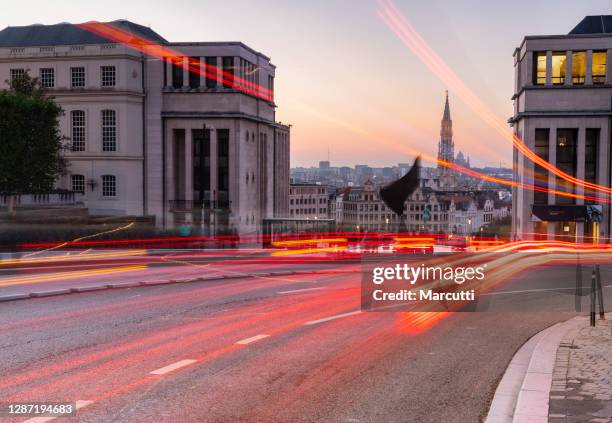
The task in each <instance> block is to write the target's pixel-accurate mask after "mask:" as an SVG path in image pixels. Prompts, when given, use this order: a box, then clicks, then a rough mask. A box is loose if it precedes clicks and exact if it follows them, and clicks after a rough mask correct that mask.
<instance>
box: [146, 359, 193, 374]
mask: <svg viewBox="0 0 612 423" xmlns="http://www.w3.org/2000/svg"><path fill="white" fill-rule="evenodd" d="M196 361H197V360H191V359H188V360H181V361H177V362H176V363H173V364H169V365H167V366H165V367H162V368H161V369H157V370H153V371H152V372H151V373H149V374H152V375H165V374H166V373H170V372H171V371H173V370H176V369H180V368H181V367H185V366H189V365H190V364H193V363H195V362H196Z"/></svg>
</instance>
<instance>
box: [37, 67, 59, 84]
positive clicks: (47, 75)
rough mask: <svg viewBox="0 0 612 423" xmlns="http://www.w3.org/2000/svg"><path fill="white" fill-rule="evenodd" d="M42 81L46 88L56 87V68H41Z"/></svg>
mask: <svg viewBox="0 0 612 423" xmlns="http://www.w3.org/2000/svg"><path fill="white" fill-rule="evenodd" d="M40 83H41V85H42V86H43V87H44V88H53V87H55V70H54V69H53V68H41V69H40Z"/></svg>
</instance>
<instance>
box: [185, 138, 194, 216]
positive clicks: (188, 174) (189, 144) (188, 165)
mask: <svg viewBox="0 0 612 423" xmlns="http://www.w3.org/2000/svg"><path fill="white" fill-rule="evenodd" d="M184 154H185V169H183V170H184V172H185V201H187V207H190V206H191V203H190V202H191V201H192V200H193V131H192V129H191V128H190V127H187V128H185V151H184Z"/></svg>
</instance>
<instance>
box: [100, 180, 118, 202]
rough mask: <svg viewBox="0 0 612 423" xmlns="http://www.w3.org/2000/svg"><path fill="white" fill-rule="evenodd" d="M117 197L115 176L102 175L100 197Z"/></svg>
mask: <svg viewBox="0 0 612 423" xmlns="http://www.w3.org/2000/svg"><path fill="white" fill-rule="evenodd" d="M116 195H117V178H116V177H115V175H102V196H103V197H115V196H116Z"/></svg>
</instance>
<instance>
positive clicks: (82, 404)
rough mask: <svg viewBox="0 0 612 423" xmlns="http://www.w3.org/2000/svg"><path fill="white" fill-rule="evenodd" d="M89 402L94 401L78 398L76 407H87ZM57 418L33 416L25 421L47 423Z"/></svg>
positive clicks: (28, 422) (27, 422) (78, 408)
mask: <svg viewBox="0 0 612 423" xmlns="http://www.w3.org/2000/svg"><path fill="white" fill-rule="evenodd" d="M89 404H93V401H85V400H78V401H77V402H76V406H75V408H76V409H77V410H80V409H81V408H83V407H87V406H88V405H89ZM55 419H57V417H32V418H31V419H28V420H25V421H24V422H23V423H45V422H50V421H52V420H55Z"/></svg>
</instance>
